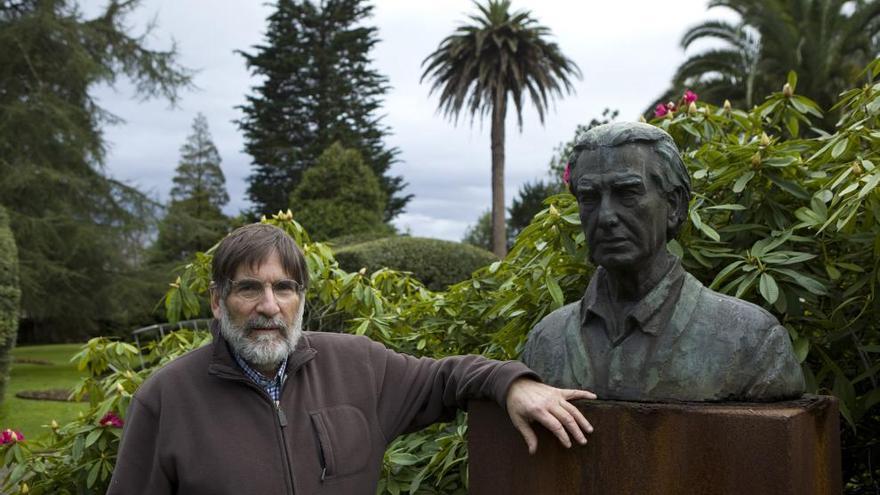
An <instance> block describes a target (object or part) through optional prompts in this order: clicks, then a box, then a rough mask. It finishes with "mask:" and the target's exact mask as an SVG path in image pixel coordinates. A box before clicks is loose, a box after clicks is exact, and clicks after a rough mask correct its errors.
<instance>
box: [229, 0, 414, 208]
mask: <svg viewBox="0 0 880 495" xmlns="http://www.w3.org/2000/svg"><path fill="white" fill-rule="evenodd" d="M372 10H373V7H372V6H370V5H367V4H366V3H365V2H364V0H322V1H320V2H312V1H310V0H279V2H278V4H277V6H276V8H275V12H274V13H273V14H272V15H271V16H270V17H269V19H268V22H269V27H268V31H267V33H266V39H265V42H264V44H262V45H257V46H255V47H254V51H253V52H252V53H244V52H241V54H242V55H243V56H244V58H245V61H246V63H247V66H248V68H249V69H250V71H251V73H253V74H254V75H255V76H259V77H262V78H263V81H262V83H261V84H260V85H258V86H256V87H255V88H253V90H254V94H252V95H249V96H248V97H247V103H246V104H245V105H243V106H241V109H242V111H243V112H244V118H242V119H241V120H240V121H239V122H238V124H239V126H240V128H241V129H242V131H243V132H244V136H245V150H246V151H247V152H248V153H249V154H250V155H251V156H252V157H253V173H252V174H251V176H250V177H249V179H248V181H249V185H248V196H249V197H250V199H251V201H252V202H253V203H254V205H255V208H256V210H257V213H267V212H274V211H277V210H282V209H286V208H287V207H288V197H289V194H290V193H291V191H293V189H294V188H295V187H296V186H297V185H298V184H299V182H300V179H301V177H302V173H303V172H304V171H305V170H306V169H308V168H309V167H312V166H313V165H314V164H315V162H316V161H317V159H318V157H319V156H320V155H321V153H323V152H324V150H325V149H327V148H329V147H330V145H332V144H333V143H335V142H339V143H340V144H341V145H342V146H344V147H346V148H353V149H356V150H358V151H359V152H360V153H361V155H362V156H363V159H364V162H365V163H366V165H367V166H368V167H370V168H371V169H372V170H373V172H375V174H376V176H377V177H379V180H380V183H381V186H382V189H383V191H384V192H385V196H386V198H388V199H387V202H386V205H385V206H384V219H385V220H386V221H388V220H390V219H391V218H393V217H394V216H396V215H397V214H399V213H401V212H402V211H403V208H404V207H405V205H406V203H407V202H408V201H409V199H410V198H411V196H408V195H402V194H401V191H402V190H403V188H404V186H405V184H404V183H403V179H402V178H401V177H394V176H390V175H388V168H389V166H390V165H391V163H392V162H393V161H394V157H395V154H396V153H397V150H396V149H393V148H388V147H386V146H385V144H384V142H383V139H384V138H385V136H386V135H387V134H388V129H387V128H386V127H385V126H383V125H382V124H381V122H380V117H379V116H378V115H376V114H377V112H378V111H379V108H380V105H381V102H382V97H383V96H384V95H385V93H386V92H387V90H388V84H387V79H386V78H385V77H384V76H382V75H381V74H379V73H378V72H377V71H376V70H375V69H373V68H372V67H371V60H370V50H372V48H373V46H374V45H375V44H376V42H377V41H378V38H377V29H376V28H375V27H373V26H365V25H364V22H365V21H366V20H367V19H368V18H369V17H370V15H371V13H372Z"/></svg>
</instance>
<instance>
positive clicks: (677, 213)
mask: <svg viewBox="0 0 880 495" xmlns="http://www.w3.org/2000/svg"><path fill="white" fill-rule="evenodd" d="M685 197H686V196H685V194H684V193H683V191H682V190H681V189H679V188H676V189H675V190H673V191H671V192H669V193H667V194H666V201H667V202H668V203H669V210H667V212H666V232H667V233H670V235H667V237H669V238H668V239H666V240H667V241H671V240H672V239H673V238H674V237H675V235H672V234H671V233H675V234H677V233H678V231H679V228H680V227H681V224H683V223H684V221H685V219H686V217H687V204H685V201H686V200H685Z"/></svg>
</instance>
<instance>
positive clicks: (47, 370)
mask: <svg viewBox="0 0 880 495" xmlns="http://www.w3.org/2000/svg"><path fill="white" fill-rule="evenodd" d="M81 345H82V344H57V345H41V346H27V347H16V348H15V349H13V351H12V354H13V355H14V356H15V357H16V358H20V359H21V358H25V359H40V360H45V361H50V362H52V363H53V364H52V366H48V365H44V364H29V363H14V364H13V365H12V373H11V375H12V376H11V380H10V383H9V388H8V389H7V391H6V400H5V401H4V402H3V405H2V406H0V429H5V428H12V429H15V430H19V431H21V432H22V433H24V436H25V438H27V439H33V438H38V437H41V436H44V435H46V434H47V433H48V429H47V428H43V427H42V425H46V424H49V423H50V422H51V421H52V420H53V419H54V420H56V421H57V422H58V423H59V424H64V423H66V422H68V421H70V420H72V419H75V418H76V417H77V415H78V414H79V412H80V411H86V410H87V409H88V403H85V402H81V403H74V402H57V401H47V400H25V399H19V398H18V397H15V394H16V392H19V391H22V390H47V389H53V388H68V389H72V388H73V387H74V386H75V385H76V384H77V383H78V382H79V380H80V378H82V377H83V376H84V373H80V372H79V371H77V369H76V364H75V363H71V362H70V358H71V356H73V355H74V354H76V353H77V352H79V349H80V346H81Z"/></svg>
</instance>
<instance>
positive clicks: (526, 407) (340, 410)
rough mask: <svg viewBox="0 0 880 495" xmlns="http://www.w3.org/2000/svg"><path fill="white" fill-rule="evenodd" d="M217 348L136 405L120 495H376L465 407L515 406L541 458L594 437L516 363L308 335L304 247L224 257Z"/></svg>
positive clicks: (558, 396)
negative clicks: (543, 441) (425, 438)
mask: <svg viewBox="0 0 880 495" xmlns="http://www.w3.org/2000/svg"><path fill="white" fill-rule="evenodd" d="M212 270H213V273H212V275H213V284H212V290H211V309H212V311H213V313H214V317H215V321H214V322H213V332H214V342H213V344H212V345H209V346H206V347H203V348H201V349H198V350H195V351H193V352H190V353H188V354H186V355H185V356H182V357H180V358H178V359H176V360H174V361H173V362H171V363H169V364H168V365H167V366H165V367H164V368H162V369H161V370H159V371H157V372H156V373H155V374H154V375H153V376H152V377H151V378H150V379H148V380H147V381H146V382H144V384H143V385H142V386H141V387H140V389H139V390H138V391H137V393H136V394H135V396H134V398H133V399H132V402H131V406H130V408H129V412H128V415H127V418H126V424H125V429H124V431H123V437H122V442H121V445H120V449H119V453H118V457H117V463H116V469H115V471H114V473H113V478H112V480H111V483H110V489H109V492H108V493H110V494H138V493H143V494H150V495H161V494H168V493H185V494H211V495H218V494H226V493H229V494H233V493H234V494H242V493H266V494H273V495H274V494H281V493H298V494H316V493H333V494H344V493H374V492H375V490H376V484H377V482H378V479H379V474H380V468H381V463H382V459H383V454H384V451H385V447H386V445H387V444H388V443H389V442H391V441H392V440H393V439H394V438H395V437H397V436H398V435H400V434H401V433H405V432H409V431H414V430H417V429H419V428H422V427H424V426H426V425H429V424H431V423H433V422H436V421H439V420H442V419H449V418H451V417H452V415H453V413H454V411H455V409H456V408H462V407H465V405H466V403H467V400H468V399H471V398H477V397H489V398H493V399H495V400H496V401H498V403H499V404H502V405H506V407H507V410H508V412H509V414H510V417H511V420H512V421H513V423H514V425H515V426H516V427H517V428H518V429H519V430H520V432H521V433H522V434H523V436H524V438H525V439H526V442H527V445H528V447H529V450H530V451H531V452H534V450H535V448H536V439H535V434H534V432H533V431H532V429H531V427H530V426H529V423H530V422H531V421H539V422H540V423H541V424H543V425H544V426H546V427H547V428H548V429H550V430H551V431H552V432H553V433H554V434H555V435H556V436H557V438H558V439H559V441H560V442H562V443H563V444H564V445H565V446H566V447H568V446H570V445H571V439H572V438H573V439H574V441H576V442H578V443H581V444H583V443H585V442H586V438H585V436H584V433H585V432H587V433H589V432H590V431H591V430H592V427H591V426H590V425H589V423H588V422H587V420H586V419H585V418H584V417H583V416H582V415H581V413H580V412H579V411H578V410H577V409H576V408H575V407H574V406H572V405H571V404H570V403H568V402H567V400H568V399H585V398H595V395H593V394H592V393H590V392H586V391H574V390H558V389H555V388H552V387H549V386H547V385H544V384H541V383H539V382H537V381H535V374H534V373H533V372H531V371H530V370H529V369H528V368H526V367H525V366H523V365H522V364H521V363H518V362H506V363H502V362H497V361H489V360H486V359H484V358H482V357H479V356H456V357H450V358H446V359H441V360H432V359H427V358H422V359H417V358H414V357H412V356H406V355H402V354H398V353H395V352H392V351H390V350H388V349H386V348H385V347H383V346H382V345H380V344H378V343H375V342H373V341H371V340H369V339H367V338H366V337H359V336H353V335H347V334H331V333H312V332H303V331H302V329H301V326H302V316H303V306H304V304H305V299H304V297H305V294H304V292H305V289H306V286H307V285H308V271H307V269H306V264H305V260H304V258H303V255H302V253H301V251H300V250H299V248H298V247H297V245H296V244H295V242H294V241H293V239H291V238H290V237H289V236H287V234H286V233H284V231H282V230H281V229H278V228H277V227H273V226H271V225H263V224H254V225H248V226H245V227H242V228H240V229H238V230H236V231H235V232H233V233H232V234H230V235H229V236H228V237H227V238H226V239H224V240H223V241H222V242H221V243H220V245H219V247H218V248H217V251H216V253H215V255H214V260H213V266H212Z"/></svg>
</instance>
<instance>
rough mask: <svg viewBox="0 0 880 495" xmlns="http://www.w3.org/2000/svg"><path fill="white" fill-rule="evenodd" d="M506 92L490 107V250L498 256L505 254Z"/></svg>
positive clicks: (501, 256)
mask: <svg viewBox="0 0 880 495" xmlns="http://www.w3.org/2000/svg"><path fill="white" fill-rule="evenodd" d="M506 96H507V95H506V94H504V95H501V96H500V97H499V98H496V100H495V105H494V106H493V107H492V252H494V253H495V255H496V256H498V257H499V258H503V257H504V256H505V255H506V254H507V225H506V224H505V221H504V118H505V116H506V115H507V98H506Z"/></svg>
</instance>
